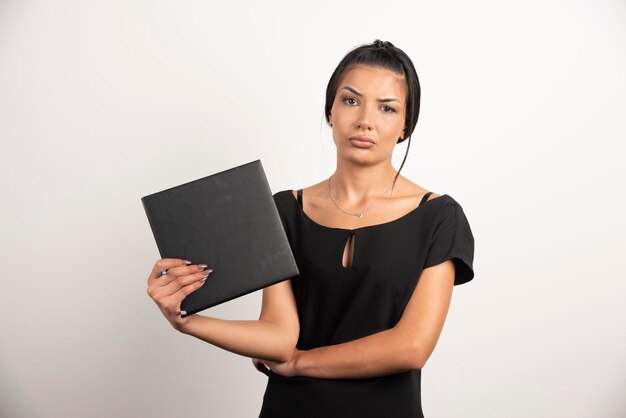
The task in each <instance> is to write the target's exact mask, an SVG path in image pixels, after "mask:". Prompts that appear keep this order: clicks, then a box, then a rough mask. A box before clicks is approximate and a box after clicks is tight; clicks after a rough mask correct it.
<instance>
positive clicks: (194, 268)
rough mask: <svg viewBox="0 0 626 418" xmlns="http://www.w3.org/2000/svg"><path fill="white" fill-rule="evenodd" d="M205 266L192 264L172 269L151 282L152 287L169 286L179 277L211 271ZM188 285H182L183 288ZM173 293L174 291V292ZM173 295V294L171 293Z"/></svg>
mask: <svg viewBox="0 0 626 418" xmlns="http://www.w3.org/2000/svg"><path fill="white" fill-rule="evenodd" d="M207 267H208V266H207V265H206V264H197V265H196V264H192V265H189V266H182V267H172V268H171V269H169V270H168V271H167V274H165V275H163V276H160V277H159V278H158V279H156V280H153V281H152V282H151V283H152V285H154V286H157V287H162V286H166V285H168V284H170V283H171V282H172V281H176V280H178V279H179V278H181V277H184V276H190V275H193V274H196V273H198V272H201V273H202V272H206V271H213V270H212V269H209V268H207ZM185 284H188V283H184V284H183V286H184V285H185ZM174 291H175V290H174ZM172 293H173V292H172Z"/></svg>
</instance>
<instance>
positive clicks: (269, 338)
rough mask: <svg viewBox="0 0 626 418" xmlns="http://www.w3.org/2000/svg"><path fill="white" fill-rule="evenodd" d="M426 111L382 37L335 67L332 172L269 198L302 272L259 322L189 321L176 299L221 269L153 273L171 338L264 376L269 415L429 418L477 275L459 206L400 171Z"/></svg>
mask: <svg viewBox="0 0 626 418" xmlns="http://www.w3.org/2000/svg"><path fill="white" fill-rule="evenodd" d="M419 107H420V85H419V80H418V77H417V73H416V71H415V68H414V66H413V63H412V62H411V60H410V59H409V57H408V56H407V55H406V54H405V53H404V52H403V51H402V50H400V49H399V48H397V47H395V46H394V45H393V44H391V43H389V42H382V41H380V40H376V41H375V42H374V43H372V44H369V45H363V46H360V47H358V48H356V49H354V50H352V51H350V52H349V53H348V54H347V55H346V56H345V57H344V58H343V60H342V61H341V62H340V63H339V65H338V67H337V68H336V69H335V72H334V73H333V75H332V76H331V78H330V81H329V83H328V87H327V90H326V105H325V113H326V119H327V122H328V123H329V125H330V126H331V127H332V132H333V139H334V142H335V146H336V148H337V166H336V169H335V171H334V173H333V174H332V175H330V176H329V177H328V178H327V179H324V180H322V181H320V182H319V183H317V184H314V185H312V186H309V187H306V188H304V189H299V190H295V191H292V190H283V191H280V192H277V193H276V194H274V200H275V203H276V206H277V208H278V211H279V214H280V217H281V220H282V223H283V226H284V228H285V232H286V233H287V237H288V239H289V242H290V245H291V248H292V250H293V253H294V256H295V258H296V262H297V264H298V269H299V271H300V275H299V276H297V277H294V278H292V279H291V280H286V281H284V282H281V283H278V284H275V285H273V286H270V287H267V288H265V289H263V301H262V309H261V314H260V318H259V320H256V321H253V320H250V321H231V320H222V319H217V318H210V317H206V316H201V315H190V316H188V317H185V318H182V317H181V316H180V302H181V301H182V299H183V298H184V297H185V296H186V295H188V294H189V293H191V292H193V291H194V290H196V289H198V288H199V287H200V286H202V284H203V283H204V280H206V277H207V276H208V275H209V274H210V272H211V271H212V270H211V269H210V266H206V265H190V264H189V262H186V261H184V260H179V259H162V260H158V261H157V262H156V263H155V265H154V268H153V270H152V273H151V274H150V277H149V278H148V294H149V295H150V297H151V298H152V299H153V300H154V301H155V302H156V303H157V305H158V306H159V308H160V309H161V312H162V313H163V315H165V317H166V318H167V319H168V320H169V322H170V323H171V324H172V326H173V327H174V328H175V329H177V330H179V331H181V332H183V333H186V334H189V335H193V336H195V337H197V338H200V339H202V340H204V341H206V342H208V343H210V344H213V345H216V346H218V347H221V348H223V349H225V350H229V351H231V352H233V353H237V354H240V355H244V356H247V357H250V358H252V361H253V363H254V365H255V366H256V367H257V369H258V370H259V371H262V372H264V373H266V374H267V375H268V376H269V379H268V384H267V387H266V391H265V395H264V398H263V405H262V408H261V413H260V417H261V418H282V417H289V418H293V417H298V418H306V417H315V418H321V417H324V418H332V417H342V418H345V417H361V418H362V417H394V418H404V417H407V418H408V417H411V418H417V417H423V413H422V406H421V399H420V377H421V369H422V368H423V367H424V365H425V364H426V361H427V360H428V358H429V356H430V355H431V353H432V352H433V350H434V348H435V344H436V343H437V340H438V338H439V335H440V334H441V330H442V328H443V324H444V321H445V318H446V315H447V312H448V308H449V305H450V301H451V296H452V288H453V286H454V285H458V284H461V283H465V282H467V281H469V280H471V279H472V278H473V277H474V272H473V266H472V263H473V256H474V238H473V235H472V231H471V229H470V225H469V223H468V220H467V218H466V216H465V214H464V212H463V209H462V207H461V205H460V204H459V203H458V202H456V200H454V199H453V198H452V197H451V196H450V195H447V194H442V195H440V194H436V193H432V192H430V191H428V190H427V189H425V188H423V187H421V186H419V185H417V184H415V183H413V182H412V181H410V180H409V179H407V178H406V177H404V176H401V175H400V170H401V169H402V166H403V165H404V161H405V160H406V154H405V156H404V160H403V162H402V165H401V166H400V170H397V171H396V170H395V168H394V167H393V165H392V154H393V151H394V149H395V146H396V144H398V143H401V142H403V141H405V140H407V139H408V141H409V142H408V145H409V146H410V141H411V134H412V133H413V130H414V128H415V125H416V123H417V119H418V114H419ZM409 146H407V153H408V149H409ZM164 271H166V272H167V274H166V275H164V276H162V275H161V274H162V272H164ZM209 280H210V279H209Z"/></svg>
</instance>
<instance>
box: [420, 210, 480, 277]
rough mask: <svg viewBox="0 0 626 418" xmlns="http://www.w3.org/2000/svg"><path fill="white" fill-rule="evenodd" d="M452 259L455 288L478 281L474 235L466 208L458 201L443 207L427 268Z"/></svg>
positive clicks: (425, 265)
mask: <svg viewBox="0 0 626 418" xmlns="http://www.w3.org/2000/svg"><path fill="white" fill-rule="evenodd" d="M446 260H452V262H453V263H454V266H455V269H456V274H455V277H454V285H459V284H463V283H467V282H469V281H470V280H472V279H473V278H474V267H473V262H474V236H473V234H472V230H471V228H470V225H469V222H468V220H467V217H466V216H465V212H463V208H462V207H461V205H459V203H458V202H456V201H455V200H454V199H452V200H451V202H450V204H446V205H445V206H444V207H443V208H442V215H441V216H440V218H439V221H438V224H437V226H436V227H435V231H434V233H433V236H432V239H431V242H430V245H429V248H428V253H427V255H426V261H425V262H424V268H427V267H432V266H435V265H437V264H439V263H443V262H444V261H446Z"/></svg>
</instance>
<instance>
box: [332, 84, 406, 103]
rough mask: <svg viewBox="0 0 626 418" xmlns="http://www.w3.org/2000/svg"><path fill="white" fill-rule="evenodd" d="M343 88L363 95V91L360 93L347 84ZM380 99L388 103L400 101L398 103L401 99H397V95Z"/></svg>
mask: <svg viewBox="0 0 626 418" xmlns="http://www.w3.org/2000/svg"><path fill="white" fill-rule="evenodd" d="M342 90H349V91H351V92H352V93H354V94H356V95H357V96H361V97H362V96H363V95H362V94H361V93H359V92H358V91H356V90H355V89H353V88H352V87H350V86H345V87H344V88H343V89H342ZM378 101H379V102H382V103H388V102H398V103H400V100H398V99H396V98H395V97H386V98H384V99H378Z"/></svg>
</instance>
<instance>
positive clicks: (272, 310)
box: [148, 259, 300, 362]
mask: <svg viewBox="0 0 626 418" xmlns="http://www.w3.org/2000/svg"><path fill="white" fill-rule="evenodd" d="M202 267H203V266H196V265H189V262H184V260H179V259H161V260H157V262H156V263H155V265H154V268H153V270H152V273H151V274H150V276H149V277H148V295H149V296H150V297H151V298H152V299H153V300H154V301H155V302H156V304H157V306H158V307H159V309H160V310H161V312H162V313H163V314H164V316H165V317H166V319H167V320H168V321H169V322H170V323H171V324H172V326H173V327H174V328H175V329H177V330H178V331H180V332H183V333H185V334H189V335H192V336H194V337H196V338H199V339H201V340H203V341H206V342H208V343H210V344H213V345H215V346H217V347H220V348H223V349H225V350H228V351H231V352H233V353H236V354H240V355H242V356H246V357H262V358H267V359H271V360H274V361H283V362H284V361H287V360H288V359H289V358H291V357H292V354H293V351H294V348H295V346H296V343H297V341H298V335H299V333H300V326H299V321H298V312H297V309H296V302H295V298H294V295H293V290H292V288H291V280H285V281H282V282H280V283H277V284H274V285H272V286H268V287H266V288H264V289H263V304H262V308H261V315H260V317H259V319H258V320H248V321H241V320H224V319H217V318H211V317H206V316H201V315H189V316H186V317H181V315H180V303H181V301H182V300H183V299H184V298H185V297H186V296H187V295H189V294H190V293H192V292H194V291H195V290H197V289H198V288H200V287H201V286H202V284H203V281H202V279H203V278H204V277H206V275H207V274H208V271H203V270H202ZM204 267H206V266H204ZM161 269H166V270H167V275H166V276H161V274H160V271H161ZM206 280H211V278H210V277H209V278H207V279H206Z"/></svg>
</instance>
